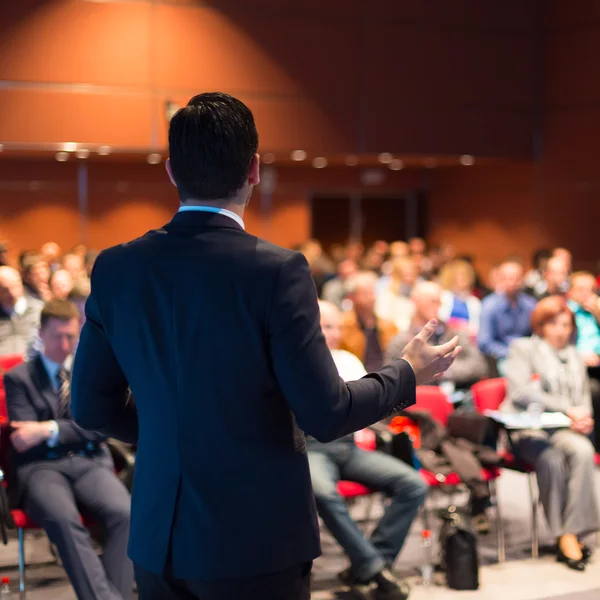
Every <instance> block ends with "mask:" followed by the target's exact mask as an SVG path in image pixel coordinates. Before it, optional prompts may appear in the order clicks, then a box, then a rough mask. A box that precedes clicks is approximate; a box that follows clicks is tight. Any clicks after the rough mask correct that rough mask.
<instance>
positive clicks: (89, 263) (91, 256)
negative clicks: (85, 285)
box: [84, 250, 100, 279]
mask: <svg viewBox="0 0 600 600" xmlns="http://www.w3.org/2000/svg"><path fill="white" fill-rule="evenodd" d="M98 254H100V252H98V251H97V250H88V251H87V252H86V254H85V259H84V265H85V274H86V275H87V277H88V279H89V278H90V277H91V276H92V269H93V268H94V263H95V262H96V259H97V258H98Z"/></svg>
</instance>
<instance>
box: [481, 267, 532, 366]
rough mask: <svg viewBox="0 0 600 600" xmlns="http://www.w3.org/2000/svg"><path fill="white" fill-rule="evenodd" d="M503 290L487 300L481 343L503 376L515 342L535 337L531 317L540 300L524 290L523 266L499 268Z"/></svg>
mask: <svg viewBox="0 0 600 600" xmlns="http://www.w3.org/2000/svg"><path fill="white" fill-rule="evenodd" d="M499 277H500V289H501V290H502V291H501V292H496V293H494V294H492V295H490V296H488V297H487V298H485V300H484V301H483V304H482V307H481V322H480V326H479V337H478V340H477V342H478V344H479V348H480V350H481V351H482V352H483V353H484V354H485V355H486V356H489V357H491V358H492V359H494V360H495V361H496V364H497V367H498V371H499V372H500V374H501V373H502V363H503V361H504V359H505V358H506V356H507V355H508V347H509V345H510V343H511V342H512V340H514V339H515V338H520V337H527V336H529V335H531V324H530V317H531V312H532V311H533V308H534V307H535V305H536V301H535V299H534V298H532V297H531V296H528V295H527V294H525V293H524V292H523V291H522V289H523V266H522V265H521V264H519V263H518V262H515V261H505V262H504V263H502V264H501V265H500V268H499Z"/></svg>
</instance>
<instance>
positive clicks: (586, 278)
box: [569, 271, 600, 367]
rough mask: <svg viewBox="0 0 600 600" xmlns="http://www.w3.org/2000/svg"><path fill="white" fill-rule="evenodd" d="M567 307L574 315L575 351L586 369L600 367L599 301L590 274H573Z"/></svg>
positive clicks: (594, 280)
mask: <svg viewBox="0 0 600 600" xmlns="http://www.w3.org/2000/svg"><path fill="white" fill-rule="evenodd" d="M569 307H570V309H571V310H572V311H573V313H575V323H576V324H577V350H579V352H580V354H581V356H582V357H583V360H584V362H585V364H586V365H587V366H588V367H598V366H600V299H599V298H598V295H597V293H596V279H595V277H594V276H593V275H592V273H589V272H587V271H579V272H577V273H573V275H572V276H571V289H570V291H569Z"/></svg>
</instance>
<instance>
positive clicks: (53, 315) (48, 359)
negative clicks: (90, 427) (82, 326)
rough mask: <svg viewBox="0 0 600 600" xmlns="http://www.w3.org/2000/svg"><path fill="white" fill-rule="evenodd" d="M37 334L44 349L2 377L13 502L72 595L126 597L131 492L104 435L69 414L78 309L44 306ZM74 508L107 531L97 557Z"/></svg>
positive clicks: (129, 587)
mask: <svg viewBox="0 0 600 600" xmlns="http://www.w3.org/2000/svg"><path fill="white" fill-rule="evenodd" d="M40 336H41V339H42V342H43V352H42V354H41V355H40V356H38V357H37V358H36V359H35V360H34V361H32V362H29V363H24V364H22V365H20V366H18V367H16V368H15V369H13V370H11V371H10V372H9V373H7V374H5V376H4V381H5V387H6V403H7V409H8V416H9V418H10V420H11V426H12V428H13V433H12V434H11V436H10V441H11V445H12V448H13V452H12V454H11V465H12V467H13V469H12V473H13V477H14V480H15V481H14V483H13V485H12V492H13V493H14V496H15V498H14V500H15V502H16V504H17V505H19V506H22V507H23V508H24V510H25V512H26V513H27V514H28V515H29V516H30V517H31V518H32V519H33V520H34V521H35V522H36V523H38V524H39V525H40V526H41V527H43V528H44V530H45V531H46V534H47V535H48V538H49V539H50V541H51V542H52V543H53V544H54V545H55V546H56V548H57V550H58V553H59V555H60V557H61V560H62V563H63V565H64V568H65V570H66V572H67V575H68V576H69V579H70V580H71V583H72V585H73V588H74V590H75V593H76V594H77V597H78V598H82V599H83V598H85V599H90V600H91V599H93V598H106V599H107V600H108V599H110V600H125V599H129V598H131V594H132V588H133V566H132V564H131V562H130V560H129V559H128V558H127V540H128V537H129V504H130V499H129V493H128V491H127V489H126V488H125V486H124V485H123V484H122V483H121V482H120V481H119V479H118V478H117V477H116V475H115V474H114V464H113V461H112V458H111V455H110V452H109V450H108V448H107V447H106V444H105V443H104V437H103V436H101V435H100V434H97V433H90V432H88V431H84V430H83V429H81V428H79V427H78V426H77V425H75V423H73V420H72V418H71V413H70V407H69V373H68V372H67V370H66V369H65V363H66V361H67V359H68V358H69V357H70V356H71V354H72V352H73V349H74V348H75V345H76V343H77V338H78V336H79V313H78V311H77V309H76V308H75V307H74V306H73V305H72V304H70V303H68V302H64V301H62V300H53V301H51V302H49V303H47V304H46V305H45V306H44V309H43V310H42V314H41V326H40ZM80 507H81V508H82V509H83V510H84V511H85V512H86V513H87V514H89V515H90V517H91V518H93V519H94V521H95V522H97V523H99V524H101V525H103V526H104V528H105V544H104V552H103V555H102V558H101V559H100V558H99V557H98V555H97V553H96V550H95V549H94V547H93V545H92V541H91V538H90V535H89V533H88V531H87V529H86V528H85V526H84V525H83V524H82V522H81V517H80V515H79V510H80Z"/></svg>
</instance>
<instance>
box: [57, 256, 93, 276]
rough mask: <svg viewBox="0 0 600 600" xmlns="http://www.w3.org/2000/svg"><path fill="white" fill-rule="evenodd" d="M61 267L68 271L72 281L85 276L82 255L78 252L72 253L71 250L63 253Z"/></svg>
mask: <svg viewBox="0 0 600 600" xmlns="http://www.w3.org/2000/svg"><path fill="white" fill-rule="evenodd" d="M62 268H63V269H64V270H65V271H68V272H69V273H70V275H71V278H72V279H73V283H75V282H76V281H79V280H80V279H81V278H82V277H86V276H87V275H86V272H85V268H84V264H83V256H81V255H80V254H73V253H72V252H70V253H69V254H65V255H64V256H63V258H62Z"/></svg>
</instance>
